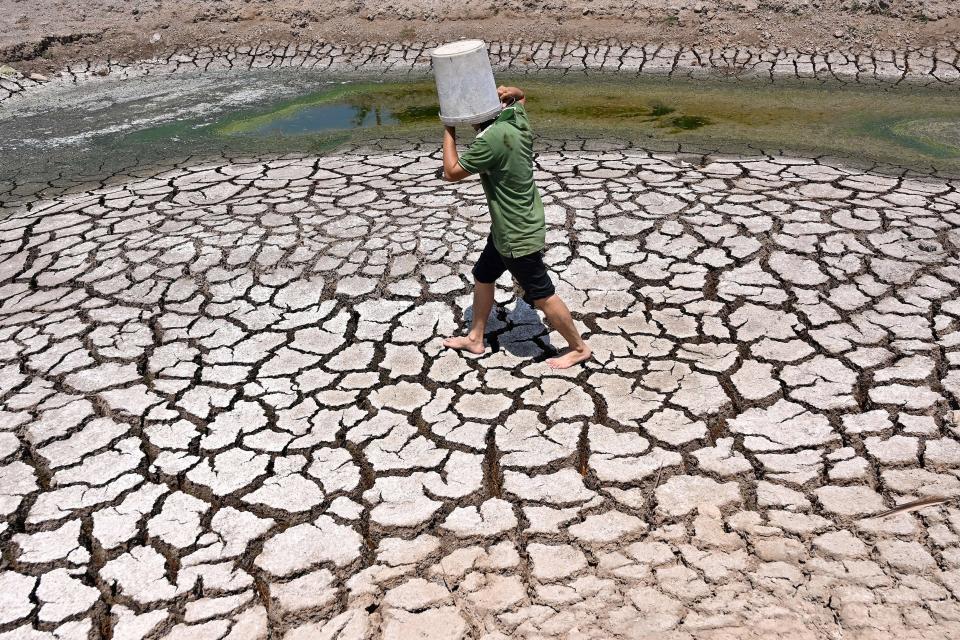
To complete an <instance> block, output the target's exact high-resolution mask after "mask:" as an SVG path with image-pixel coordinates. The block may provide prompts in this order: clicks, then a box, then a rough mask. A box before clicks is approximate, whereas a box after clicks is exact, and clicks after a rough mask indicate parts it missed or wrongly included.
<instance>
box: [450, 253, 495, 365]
mask: <svg viewBox="0 0 960 640" xmlns="http://www.w3.org/2000/svg"><path fill="white" fill-rule="evenodd" d="M504 271H506V267H505V266H504V264H503V260H502V259H501V257H500V254H499V253H497V250H496V248H495V247H494V246H493V239H492V238H491V237H488V238H487V244H486V246H485V247H484V248H483V251H482V252H481V253H480V258H479V259H478V260H477V264H476V265H474V267H473V321H472V322H471V323H470V331H469V333H467V335H465V336H458V337H456V338H447V339H446V340H444V341H443V346H445V347H447V348H450V349H460V350H463V351H469V352H470V353H476V354H481V353H483V351H484V346H483V334H484V333H485V332H486V330H487V318H489V317H490V312H491V311H492V310H493V294H494V291H495V288H496V286H497V285H496V282H497V278H499V277H500V276H501V275H502V274H503V272H504Z"/></svg>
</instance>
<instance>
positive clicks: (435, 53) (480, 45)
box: [430, 39, 487, 58]
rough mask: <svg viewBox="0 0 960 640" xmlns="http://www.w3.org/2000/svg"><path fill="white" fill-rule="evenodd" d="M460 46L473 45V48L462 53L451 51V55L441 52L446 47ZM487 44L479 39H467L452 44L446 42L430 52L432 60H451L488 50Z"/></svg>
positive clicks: (463, 50)
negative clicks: (455, 57)
mask: <svg viewBox="0 0 960 640" xmlns="http://www.w3.org/2000/svg"><path fill="white" fill-rule="evenodd" d="M454 44H460V45H472V46H471V48H465V49H462V50H460V51H451V52H449V53H447V52H442V51H440V50H441V49H443V48H444V47H449V46H450V45H454ZM486 48H487V43H486V42H485V41H483V40H477V39H465V40H454V41H452V42H445V43H443V44H441V45H440V46H439V47H436V48H434V49H432V50H431V51H430V57H431V58H450V57H452V56H460V55H463V54H465V53H471V52H473V51H477V50H478V49H484V50H486Z"/></svg>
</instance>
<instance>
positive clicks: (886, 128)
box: [0, 70, 960, 185]
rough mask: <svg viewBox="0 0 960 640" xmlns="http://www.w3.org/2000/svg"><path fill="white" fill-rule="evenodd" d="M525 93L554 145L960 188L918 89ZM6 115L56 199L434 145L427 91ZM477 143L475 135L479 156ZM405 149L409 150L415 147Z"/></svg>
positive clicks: (506, 79) (115, 101)
mask: <svg viewBox="0 0 960 640" xmlns="http://www.w3.org/2000/svg"><path fill="white" fill-rule="evenodd" d="M497 80H498V82H501V83H504V84H515V85H517V86H521V87H523V88H524V90H525V91H526V93H527V109H528V111H529V113H530V118H531V122H532V124H533V126H534V129H535V132H536V133H537V134H538V135H539V136H540V137H541V139H552V140H568V139H581V138H606V139H614V140H619V141H623V142H626V143H632V144H635V145H638V146H643V147H647V148H652V149H660V150H676V149H684V150H695V151H701V152H702V151H715V152H720V153H724V152H729V153H744V152H746V153H756V152H767V153H774V154H796V155H803V156H823V155H829V156H834V157H839V158H846V159H849V160H851V161H856V162H857V163H858V164H863V163H883V164H890V165H896V166H898V167H905V168H908V169H917V170H921V171H925V172H929V171H938V172H940V173H941V174H943V175H947V176H960V100H958V95H957V92H955V91H946V90H943V89H939V90H937V89H925V88H922V87H914V86H907V85H902V86H897V87H857V86H850V85H825V84H804V83H785V84H769V83H760V82H756V83H751V82H746V81H736V82H732V81H719V80H712V81H706V80H697V81H694V80H685V79H684V80H681V79H662V78H634V77H631V78H623V77H617V76H599V77H593V76H591V77H587V76H577V77H570V76H564V77H560V76H545V77H530V76H524V77H510V76H500V77H498V78H497ZM57 91H58V92H59V93H57V94H56V95H55V96H45V95H42V94H40V95H37V96H36V97H34V98H28V99H25V100H20V101H17V100H15V101H10V102H8V103H5V104H3V105H0V128H2V129H3V131H4V136H0V182H2V181H7V182H8V183H9V182H10V181H20V180H24V176H27V177H28V178H29V180H32V181H36V182H43V181H47V182H49V183H50V184H52V185H55V184H59V183H64V184H65V183H68V182H70V181H73V180H76V179H78V178H77V176H80V177H93V176H94V175H102V174H109V173H110V172H111V171H114V172H116V167H124V168H126V169H130V168H135V167H137V166H139V165H143V164H147V163H162V162H163V161H165V160H176V159H181V158H184V157H191V158H194V157H195V158H197V159H201V158H203V157H204V156H222V155H228V156H247V155H252V154H256V155H260V154H282V153H291V152H292V153H320V154H322V153H328V152H331V151H333V150H335V149H337V148H338V147H341V146H343V145H367V144H371V143H372V144H376V143H377V142H378V141H381V140H385V139H389V140H392V141H394V142H393V143H392V144H391V148H398V145H397V144H396V141H397V140H401V141H402V140H404V139H409V140H427V141H436V143H437V145H438V146H439V142H440V138H441V130H442V127H441V124H440V121H439V119H438V117H437V113H438V107H437V101H436V94H435V89H434V85H433V82H432V80H431V79H429V78H420V79H412V80H407V81H391V82H383V81H379V79H370V80H360V79H356V78H350V79H346V78H332V77H328V76H324V75H322V74H318V73H316V72H306V71H295V70H287V71H284V72H277V71H272V72H268V71H255V70H251V71H246V72H241V73H231V74H226V75H217V74H215V73H213V74H200V75H196V76H193V77H181V76H177V75H172V76H165V77H147V78H142V79H135V80H126V81H113V80H111V79H106V80H104V81H102V82H97V83H90V84H89V85H80V86H77V87H72V88H71V87H59V88H57ZM470 137H472V132H471V131H469V130H467V131H464V132H463V133H462V134H461V136H460V140H461V143H464V144H465V143H467V142H468V141H469V138H470ZM401 146H402V145H401Z"/></svg>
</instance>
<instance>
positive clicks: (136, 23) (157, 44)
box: [0, 0, 960, 72]
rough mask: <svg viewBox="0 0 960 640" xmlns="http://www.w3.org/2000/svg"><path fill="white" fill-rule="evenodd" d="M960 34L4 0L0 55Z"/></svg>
mask: <svg viewBox="0 0 960 640" xmlns="http://www.w3.org/2000/svg"><path fill="white" fill-rule="evenodd" d="M957 33H960V4H958V3H956V2H953V1H951V0H844V1H837V0H826V1H825V0H764V1H759V2H758V1H756V0H746V1H744V2H717V1H714V0H635V1H632V2H631V1H626V2H624V1H617V0H601V1H587V0H579V1H577V0H567V1H564V2H546V1H543V0H523V1H514V2H506V3H504V2H496V3H494V2H477V3H469V4H467V5H463V6H460V7H455V6H454V7H451V6H449V5H448V4H440V3H437V2H435V1H432V0H394V1H391V2H377V3H374V2H370V1H363V0H358V1H350V2H344V1H342V0H338V1H334V2H327V3H323V4H305V3H302V2H295V1H293V0H273V1H271V2H266V1H260V0H246V1H242V0H218V1H217V2H212V1H204V0H190V1H183V0H156V1H154V2H150V3H147V2H117V1H110V0H93V1H91V2H84V3H83V4H82V6H79V7H78V6H76V5H72V4H66V3H62V2H57V1H54V0H38V1H37V2H31V3H29V5H28V4H27V3H25V2H22V1H21V0H0V62H3V61H6V62H18V63H20V65H21V66H23V67H24V68H25V69H26V70H27V71H40V72H44V71H46V72H52V71H56V70H58V69H59V68H61V67H62V66H63V65H64V64H65V63H67V62H71V61H76V60H78V59H105V58H110V57H113V58H126V59H141V58H148V57H151V56H153V55H156V54H157V53H160V52H163V51H168V50H169V49H170V48H183V47H191V46H197V45H201V46H210V47H227V46H237V45H241V44H251V43H258V42H264V41H286V42H294V43H304V42H313V41H316V40H324V41H329V42H334V43H357V42H360V41H370V40H376V41H407V42H410V41H416V40H450V39H457V38H462V37H480V38H483V39H485V40H488V41H505V40H508V41H530V40H544V39H549V40H555V41H571V40H581V41H585V42H596V41H601V40H605V39H607V38H610V37H616V38H618V39H620V40H621V41H634V42H653V41H668V42H674V43H677V44H681V45H688V46H693V45H703V46H730V45H740V46H773V47H790V46H794V47H801V48H804V47H809V48H813V47H830V48H837V47H847V46H856V47H860V48H871V49H882V48H897V49H902V48H906V47H911V46H913V47H925V46H935V45H937V44H938V43H943V42H945V41H953V40H955V39H956V34H957Z"/></svg>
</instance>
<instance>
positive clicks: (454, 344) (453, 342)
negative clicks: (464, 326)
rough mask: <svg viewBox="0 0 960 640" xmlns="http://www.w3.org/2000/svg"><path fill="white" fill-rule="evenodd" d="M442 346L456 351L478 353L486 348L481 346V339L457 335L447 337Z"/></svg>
mask: <svg viewBox="0 0 960 640" xmlns="http://www.w3.org/2000/svg"><path fill="white" fill-rule="evenodd" d="M443 346H445V347H447V348H448V349H456V350H458V351H469V352H470V353H475V354H477V355H480V354H481V353H483V352H484V350H485V349H486V348H485V347H484V346H483V339H480V340H474V339H472V338H471V337H470V336H459V337H457V338H447V339H446V340H444V341H443Z"/></svg>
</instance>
